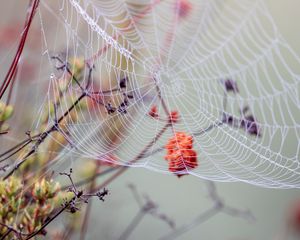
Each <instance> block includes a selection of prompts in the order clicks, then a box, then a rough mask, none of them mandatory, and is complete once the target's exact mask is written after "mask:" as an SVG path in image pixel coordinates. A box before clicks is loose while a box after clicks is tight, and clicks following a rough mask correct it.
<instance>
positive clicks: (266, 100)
mask: <svg viewBox="0 0 300 240" xmlns="http://www.w3.org/2000/svg"><path fill="white" fill-rule="evenodd" d="M179 2H180V1H179V0H178V1H177V0H164V1H163V0H162V1H159V0H152V1H135V2H134V1H125V0H124V1H123V0H111V1H96V0H83V1H77V0H63V1H57V2H56V3H55V1H54V2H51V3H50V2H48V1H43V2H42V6H41V8H40V10H39V12H38V14H39V18H40V23H41V29H42V34H43V38H44V46H43V47H44V49H43V52H44V54H43V56H42V57H43V58H46V59H48V60H47V61H46V62H44V63H42V64H41V65H43V66H41V67H45V68H46V69H47V70H46V71H47V73H48V76H50V78H49V87H48V91H47V96H46V99H47V100H46V101H45V103H44V106H45V105H47V104H50V103H51V102H53V96H54V94H55V92H57V89H58V88H59V79H60V78H61V76H62V75H63V74H67V73H66V72H64V73H62V71H56V70H55V67H56V63H54V61H53V60H52V59H51V56H52V55H53V54H52V53H55V54H56V53H58V52H62V51H63V54H62V58H63V60H64V61H68V60H69V59H70V57H81V56H83V57H84V58H85V60H86V62H88V63H89V64H94V66H95V69H94V70H93V73H92V74H93V78H92V84H91V91H99V90H102V91H105V90H108V89H113V88H115V87H117V86H118V81H119V80H120V79H122V78H124V77H127V78H128V82H127V88H126V92H127V93H130V94H132V95H133V97H134V98H133V99H130V101H129V102H130V105H129V107H128V108H127V111H128V113H127V114H121V113H119V112H117V113H115V114H112V115H108V114H107V112H106V110H105V108H104V107H103V106H102V105H99V104H91V101H90V99H88V98H85V99H84V100H83V101H82V102H83V103H86V104H88V105H89V107H88V108H83V107H81V105H80V106H78V107H77V108H76V109H75V110H73V114H75V115H76V117H77V119H78V120H77V121H74V122H72V121H71V122H68V123H67V124H65V128H64V129H62V132H64V135H65V136H66V138H67V139H68V142H69V143H70V144H69V145H68V147H67V148H66V149H65V151H64V152H63V153H62V154H61V155H58V157H57V159H59V161H61V162H62V161H63V160H64V159H65V158H68V156H69V157H70V156H71V157H72V159H75V158H77V157H83V158H92V159H99V161H105V160H107V159H108V158H107V156H112V155H113V160H112V158H109V161H113V162H114V163H115V164H120V165H128V163H129V162H130V161H131V160H132V159H133V158H134V157H135V156H136V155H137V154H138V153H139V152H140V151H141V150H142V149H143V147H144V146H145V145H147V143H149V141H151V140H152V139H153V137H154V136H155V135H156V134H157V133H158V132H159V131H160V129H161V128H162V126H163V123H161V122H159V121H156V120H154V119H151V118H150V117H149V116H148V115H147V113H148V112H149V109H150V107H151V106H152V105H157V106H158V108H159V113H160V114H162V115H163V110H162V107H161V104H160V101H159V98H158V95H157V92H156V90H155V89H156V85H155V83H154V81H153V79H154V78H155V79H156V82H157V84H158V86H159V88H160V89H161V92H162V97H163V99H164V100H165V102H166V104H167V107H168V108H169V109H171V110H177V111H178V112H179V113H180V122H179V123H177V124H176V125H174V128H173V130H174V131H184V132H186V133H188V134H191V135H192V136H193V138H194V148H195V150H196V151H197V155H198V161H199V166H198V167H197V168H195V169H193V170H190V169H187V172H188V173H189V174H192V175H195V176H197V177H201V178H204V179H210V180H217V181H226V182H228V181H243V182H247V183H250V184H254V185H259V186H263V187H274V188H295V187H296V188H298V187H300V169H299V146H300V144H299V135H300V129H299V122H300V116H299V106H300V98H299V89H300V88H299V82H300V81H299V72H298V71H299V70H298V69H300V68H299V65H300V59H299V58H298V56H297V54H296V53H295V52H294V51H293V49H291V47H290V46H289V45H288V44H287V42H286V41H285V40H284V39H283V38H282V36H281V35H280V33H279V32H278V29H277V27H276V25H275V23H274V21H273V19H272V16H271V15H270V13H269V11H268V9H267V7H266V5H265V3H264V2H263V1H260V0H257V1H252V0H251V1H250V0H249V1H248V0H237V1H230V3H227V2H225V1H224V2H223V1H217V0H209V1H208V0H201V1H199V0H197V1H196V0H195V1H189V3H190V6H191V8H190V10H189V11H187V13H188V14H187V15H184V14H183V15H180V14H179V13H178V11H177V10H178V9H177V8H176V7H178V4H179ZM184 2H187V1H184ZM46 17H47V19H48V20H49V19H51V20H50V21H48V20H47V21H46ZM53 32H54V34H53ZM107 46H109V47H107ZM49 66H50V68H49ZM227 78H229V79H234V80H235V81H236V82H237V84H238V87H239V94H228V96H227V102H226V109H225V112H226V113H227V114H231V115H232V116H234V117H236V118H239V116H240V113H239V109H242V108H243V107H245V106H248V107H249V109H251V112H252V113H253V115H254V116H255V118H256V119H257V121H258V124H259V127H260V130H261V137H258V136H250V135H249V134H247V133H246V132H245V131H243V130H242V129H239V128H234V127H232V126H229V125H228V124H221V125H218V124H216V123H218V121H220V117H221V116H222V113H223V111H224V86H223V85H222V80H224V79H227ZM86 82H87V71H85V76H84V80H83V81H82V82H81V84H82V85H84V84H86ZM80 93H81V89H80V88H79V87H78V85H76V84H73V85H72V86H69V88H68V90H67V94H65V95H63V96H62V102H61V104H60V105H59V106H58V108H57V115H61V114H62V113H64V112H65V111H66V110H67V109H68V107H69V106H70V104H69V102H70V100H68V99H67V96H66V95H71V96H72V97H71V98H72V101H71V102H74V101H75V100H76V98H77V97H78V96H79V95H80ZM121 96H122V94H121V93H120V92H112V93H107V94H103V97H102V98H103V99H104V102H111V103H112V105H114V106H116V105H118V103H119V101H120V97H121ZM43 108H44V107H43V106H42V107H41V108H40V109H43ZM41 115H42V113H40V114H39V118H38V121H37V122H36V126H33V127H37V126H38V125H39V123H40V121H39V120H40V119H41ZM52 120H53V119H52ZM52 120H51V119H50V120H49V125H50V124H52V123H53V122H51V121H52ZM213 124H216V125H213ZM212 126H213V127H212ZM210 127H211V129H210V130H209V131H207V132H204V133H202V134H199V132H201V131H202V130H204V129H206V128H210ZM173 134H174V132H173V131H172V129H170V130H168V131H167V132H166V133H165V134H164V135H163V136H162V138H161V139H160V140H159V141H158V142H157V143H155V144H154V146H152V147H151V148H150V149H149V150H148V153H147V154H146V156H145V157H144V158H142V159H140V160H139V161H137V162H136V163H134V164H131V165H130V166H132V167H135V166H137V167H145V168H149V169H152V170H154V171H160V172H163V173H170V172H169V171H168V166H167V163H166V161H165V160H164V155H165V151H164V149H163V146H164V145H165V144H166V142H167V140H168V139H169V138H170V137H171V136H173ZM83 161H84V160H83Z"/></svg>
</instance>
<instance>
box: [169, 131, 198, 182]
mask: <svg viewBox="0 0 300 240" xmlns="http://www.w3.org/2000/svg"><path fill="white" fill-rule="evenodd" d="M165 148H166V150H167V155H166V156H165V159H166V160H167V161H168V162H169V171H170V172H173V173H174V174H176V175H177V176H178V177H181V176H182V175H186V174H187V172H186V171H187V170H188V169H194V168H196V167H197V166H198V162H197V153H196V152H195V151H194V150H193V137H192V136H189V135H187V134H185V133H184V132H176V133H175V136H174V137H172V138H171V139H170V140H169V142H168V144H167V145H166V146H165Z"/></svg>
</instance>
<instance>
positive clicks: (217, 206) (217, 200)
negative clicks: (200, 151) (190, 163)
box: [159, 181, 255, 240]
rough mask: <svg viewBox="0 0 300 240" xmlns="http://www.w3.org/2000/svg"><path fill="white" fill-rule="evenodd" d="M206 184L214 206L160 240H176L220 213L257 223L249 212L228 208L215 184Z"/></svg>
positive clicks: (207, 182)
mask: <svg viewBox="0 0 300 240" xmlns="http://www.w3.org/2000/svg"><path fill="white" fill-rule="evenodd" d="M205 183H206V185H207V189H208V196H209V199H210V200H211V201H212V203H213V206H212V207H211V208H209V209H207V210H206V211H204V212H203V213H201V214H199V215H198V216H197V217H196V218H195V219H194V220H193V221H191V222H189V223H186V224H184V225H182V226H180V227H177V228H176V229H175V230H174V231H172V232H170V233H168V234H166V235H165V236H162V237H160V238H159V240H168V239H175V238H177V237H179V236H181V235H183V234H184V233H186V232H188V231H190V230H191V229H193V228H195V227H197V226H199V225H200V224H202V223H204V222H206V221H208V220H210V219H211V218H213V217H214V216H216V215H217V214H219V213H224V214H227V215H229V216H232V217H238V218H242V219H245V220H247V221H249V222H254V221H255V217H254V216H253V215H252V213H251V212H250V211H249V210H240V209H237V208H234V207H231V206H228V205H227V204H226V203H225V202H224V201H223V200H222V198H221V197H220V196H219V194H218V192H217V189H216V185H215V183H214V182H212V181H205Z"/></svg>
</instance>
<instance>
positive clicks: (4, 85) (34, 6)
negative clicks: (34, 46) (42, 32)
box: [0, 0, 40, 99]
mask: <svg viewBox="0 0 300 240" xmlns="http://www.w3.org/2000/svg"><path fill="white" fill-rule="evenodd" d="M31 3H32V0H30V3H29V5H32V8H31V11H30V15H29V18H28V17H26V21H25V23H26V24H25V27H24V30H23V33H22V38H21V40H20V43H19V47H18V50H17V52H16V55H15V57H14V60H13V61H12V63H11V65H10V67H9V70H8V72H7V74H6V76H5V79H4V81H3V83H2V85H1V87H0V99H1V98H2V97H3V95H4V93H5V91H6V90H7V88H8V86H9V84H10V83H11V81H12V79H13V77H14V75H15V73H16V70H17V67H18V63H19V60H20V57H21V55H22V52H23V49H24V46H25V42H26V39H27V36H28V32H29V29H30V26H31V23H32V20H33V18H34V15H35V12H36V9H37V7H38V5H39V3H40V0H34V3H33V4H31Z"/></svg>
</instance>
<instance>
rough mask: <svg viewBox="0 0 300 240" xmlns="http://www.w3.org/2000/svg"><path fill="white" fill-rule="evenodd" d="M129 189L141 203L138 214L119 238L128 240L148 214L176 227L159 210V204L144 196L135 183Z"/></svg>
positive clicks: (171, 226) (137, 201) (139, 203)
mask: <svg viewBox="0 0 300 240" xmlns="http://www.w3.org/2000/svg"><path fill="white" fill-rule="evenodd" d="M128 187H129V189H130V190H131V192H132V194H133V197H134V199H135V201H136V203H137V204H138V205H139V211H138V213H137V214H136V216H135V217H134V218H133V219H132V220H131V222H130V223H129V225H128V226H127V228H126V229H125V230H124V232H123V233H122V234H121V236H120V237H119V240H126V239H128V238H129V236H130V234H131V233H132V232H133V231H134V230H135V229H136V228H137V226H138V225H139V224H140V223H141V221H142V220H143V219H144V217H145V216H146V215H150V216H152V217H154V218H156V219H158V220H160V221H162V222H165V223H166V224H167V225H168V226H169V227H170V228H172V229H174V227H175V223H174V221H173V220H172V219H170V218H169V217H168V216H167V215H165V214H163V213H161V212H159V209H158V205H157V204H156V203H155V202H154V201H153V200H151V199H150V198H149V197H148V196H144V197H142V196H141V195H140V194H139V193H138V191H137V189H136V187H135V185H133V184H129V186H128Z"/></svg>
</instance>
